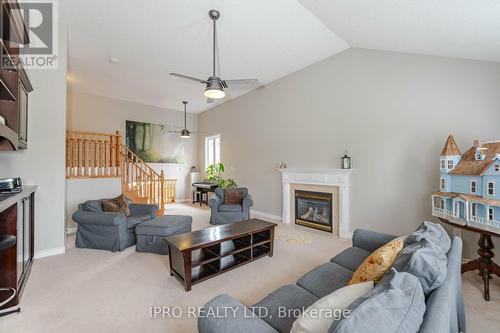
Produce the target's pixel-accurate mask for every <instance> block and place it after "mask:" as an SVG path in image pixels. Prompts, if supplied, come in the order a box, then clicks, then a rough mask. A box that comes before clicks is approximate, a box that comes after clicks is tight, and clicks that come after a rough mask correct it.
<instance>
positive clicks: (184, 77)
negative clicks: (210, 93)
mask: <svg viewBox="0 0 500 333" xmlns="http://www.w3.org/2000/svg"><path fill="white" fill-rule="evenodd" d="M170 75H173V76H177V77H180V78H181V79H186V80H191V81H196V82H198V83H207V81H205V80H202V79H198V78H195V77H192V76H187V75H182V74H177V73H170Z"/></svg>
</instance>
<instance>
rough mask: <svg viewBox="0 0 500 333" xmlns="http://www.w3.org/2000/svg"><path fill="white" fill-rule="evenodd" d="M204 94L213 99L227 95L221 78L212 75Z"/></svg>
mask: <svg viewBox="0 0 500 333" xmlns="http://www.w3.org/2000/svg"><path fill="white" fill-rule="evenodd" d="M203 94H204V95H205V97H207V98H212V99H221V98H224V97H225V96H226V93H225V92H224V88H222V83H221V82H220V80H219V79H217V78H212V77H211V78H209V79H208V83H207V88H206V89H205V92H204V93H203Z"/></svg>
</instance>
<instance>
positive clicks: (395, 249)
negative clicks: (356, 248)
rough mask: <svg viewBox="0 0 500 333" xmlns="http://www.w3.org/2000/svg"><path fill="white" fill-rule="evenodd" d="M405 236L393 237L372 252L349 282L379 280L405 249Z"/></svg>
mask: <svg viewBox="0 0 500 333" xmlns="http://www.w3.org/2000/svg"><path fill="white" fill-rule="evenodd" d="M404 238H405V237H399V238H396V239H393V240H392V241H390V242H389V243H387V244H385V245H383V246H381V247H379V248H378V249H376V250H375V251H374V252H373V253H372V254H370V256H369V257H368V258H366V259H365V261H363V263H362V264H361V265H360V266H359V267H358V269H356V272H354V275H353V276H352V278H351V280H350V281H349V284H355V283H362V282H367V281H374V282H375V283H377V282H379V281H380V279H382V277H383V276H384V274H385V272H387V271H388V270H389V269H390V268H391V266H392V264H393V263H394V260H396V257H397V256H398V254H399V252H401V250H402V249H403V242H404Z"/></svg>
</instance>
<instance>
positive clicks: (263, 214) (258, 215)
mask: <svg viewBox="0 0 500 333" xmlns="http://www.w3.org/2000/svg"><path fill="white" fill-rule="evenodd" d="M250 216H251V217H253V218H258V219H259V218H260V219H263V220H268V221H271V222H281V216H278V215H274V214H269V213H266V212H261V211H259V210H255V209H250Z"/></svg>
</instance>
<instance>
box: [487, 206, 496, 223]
mask: <svg viewBox="0 0 500 333" xmlns="http://www.w3.org/2000/svg"><path fill="white" fill-rule="evenodd" d="M488 220H490V221H494V220H495V214H494V212H493V208H491V207H490V208H488Z"/></svg>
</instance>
